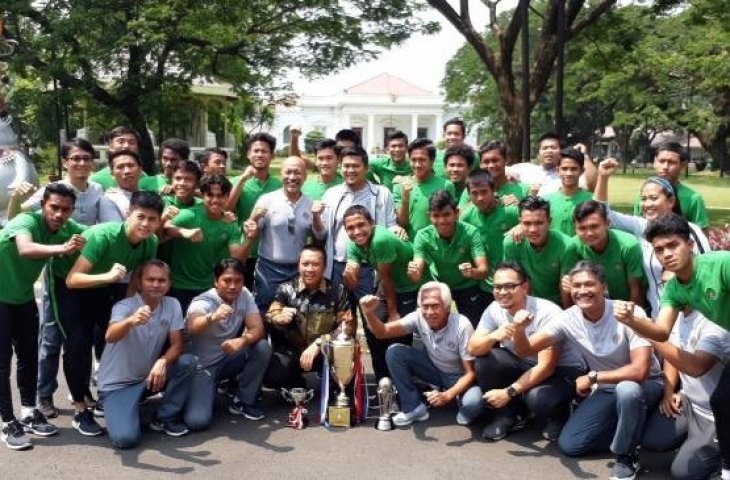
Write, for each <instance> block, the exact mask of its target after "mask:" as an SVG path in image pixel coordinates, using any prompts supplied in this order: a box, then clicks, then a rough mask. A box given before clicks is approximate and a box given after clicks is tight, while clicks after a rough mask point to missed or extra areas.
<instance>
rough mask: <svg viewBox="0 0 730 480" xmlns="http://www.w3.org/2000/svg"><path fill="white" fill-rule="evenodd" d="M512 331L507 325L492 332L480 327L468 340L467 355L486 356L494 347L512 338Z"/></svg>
mask: <svg viewBox="0 0 730 480" xmlns="http://www.w3.org/2000/svg"><path fill="white" fill-rule="evenodd" d="M483 318H484V317H482V319H483ZM483 321H484V320H482V322H483ZM512 330H513V328H512V326H511V325H509V324H508V325H505V326H502V327H500V328H497V329H495V330H492V331H487V329H485V328H482V326H481V325H480V326H479V327H477V329H476V330H475V331H474V334H473V335H472V336H471V338H470V339H469V345H468V346H467V351H468V352H469V355H473V356H475V357H481V356H483V355H486V354H488V353H489V352H490V351H492V348H494V346H495V345H497V344H499V343H500V342H503V341H504V340H507V339H508V338H510V337H511V336H512Z"/></svg>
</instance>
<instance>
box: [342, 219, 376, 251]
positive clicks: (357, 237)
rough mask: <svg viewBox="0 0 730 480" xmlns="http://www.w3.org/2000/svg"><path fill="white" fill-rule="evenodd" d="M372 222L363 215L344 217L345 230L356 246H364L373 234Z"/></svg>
mask: <svg viewBox="0 0 730 480" xmlns="http://www.w3.org/2000/svg"><path fill="white" fill-rule="evenodd" d="M373 228H374V226H373V224H372V222H369V221H368V220H367V219H366V218H365V217H364V216H363V215H361V214H357V215H350V216H349V217H347V218H346V219H345V232H347V236H348V237H349V238H350V240H352V242H353V243H354V244H355V245H357V246H358V247H366V246H367V244H368V242H369V241H370V237H371V236H372V234H373Z"/></svg>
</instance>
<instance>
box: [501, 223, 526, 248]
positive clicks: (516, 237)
mask: <svg viewBox="0 0 730 480" xmlns="http://www.w3.org/2000/svg"><path fill="white" fill-rule="evenodd" d="M505 236H507V237H509V238H511V239H512V241H513V242H515V243H520V242H521V241H522V239H523V238H524V237H525V227H523V226H522V224H521V223H518V224H517V225H515V226H514V227H512V228H511V229H510V230H508V231H507V233H505Z"/></svg>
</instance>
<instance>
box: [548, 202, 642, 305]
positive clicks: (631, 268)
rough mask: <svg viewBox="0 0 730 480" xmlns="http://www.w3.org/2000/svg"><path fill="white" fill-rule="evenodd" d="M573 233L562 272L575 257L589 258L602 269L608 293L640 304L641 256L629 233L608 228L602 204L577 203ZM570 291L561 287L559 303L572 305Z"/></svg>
mask: <svg viewBox="0 0 730 480" xmlns="http://www.w3.org/2000/svg"><path fill="white" fill-rule="evenodd" d="M573 219H574V220H575V230H576V232H577V235H576V236H575V237H573V238H572V239H571V240H570V242H569V243H568V248H567V250H566V252H565V263H564V264H563V267H562V269H563V272H562V273H563V275H566V274H567V273H568V272H569V271H570V269H572V268H573V266H575V264H576V263H578V261H579V260H591V261H593V262H596V263H599V264H601V266H602V267H603V268H604V270H606V284H607V285H608V296H609V297H610V298H611V299H613V300H626V301H631V302H634V303H635V304H636V305H644V304H645V303H646V302H645V297H644V285H645V282H646V279H645V277H644V268H643V263H642V262H643V256H642V252H641V245H640V244H639V240H637V238H636V237H635V236H633V235H630V234H628V233H626V232H621V231H618V230H614V229H611V228H609V226H610V225H609V222H608V212H607V208H606V205H605V204H603V203H600V202H597V201H595V200H589V201H587V202H583V203H581V204H580V205H579V206H578V207H577V208H576V209H575V213H574V215H573ZM571 302H572V300H571V299H570V292H569V291H568V289H567V288H563V304H564V305H572V303H571Z"/></svg>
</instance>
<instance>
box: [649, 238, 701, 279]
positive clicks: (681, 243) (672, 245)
mask: <svg viewBox="0 0 730 480" xmlns="http://www.w3.org/2000/svg"><path fill="white" fill-rule="evenodd" d="M651 245H652V246H653V247H654V254H656V257H657V260H659V263H660V264H661V265H662V268H664V269H665V270H669V271H670V272H678V271H681V270H683V269H685V268H687V266H688V265H689V264H690V262H691V260H692V249H693V247H694V243H693V242H692V241H691V240H685V239H683V238H682V237H680V236H679V235H663V236H660V237H655V238H654V239H653V240H652V241H651Z"/></svg>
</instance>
